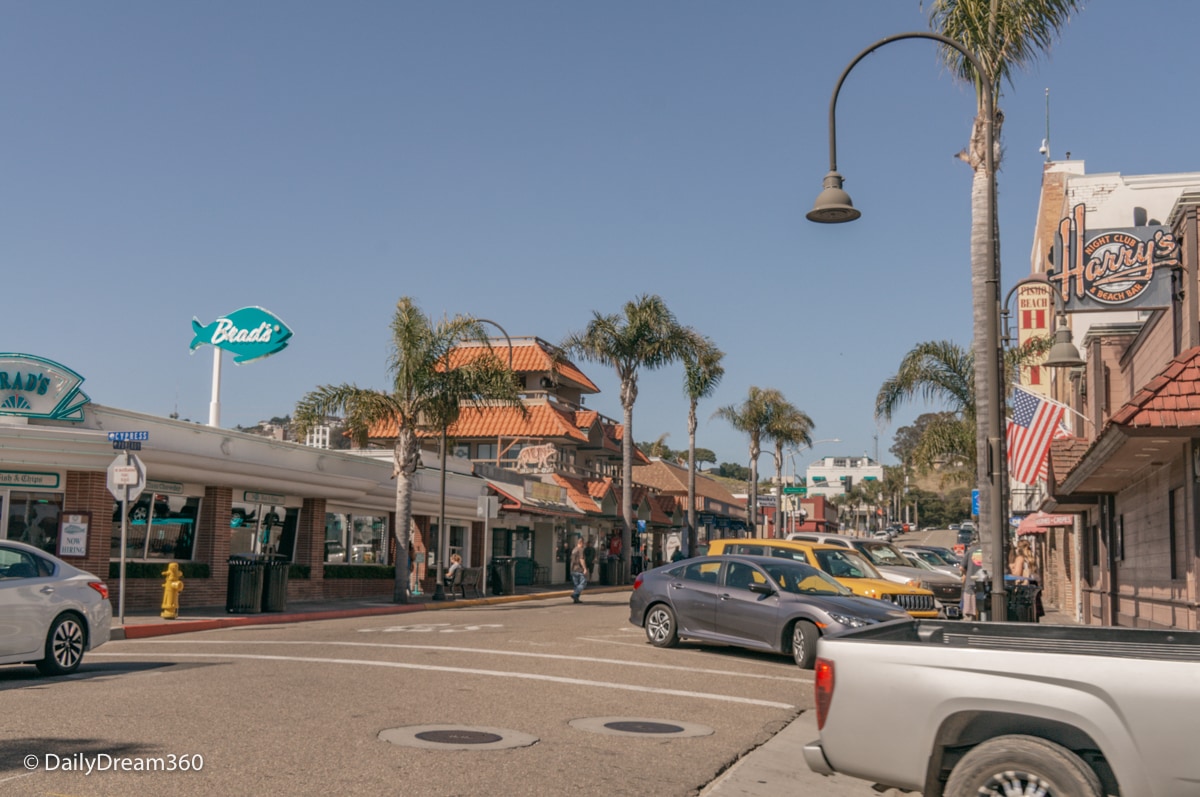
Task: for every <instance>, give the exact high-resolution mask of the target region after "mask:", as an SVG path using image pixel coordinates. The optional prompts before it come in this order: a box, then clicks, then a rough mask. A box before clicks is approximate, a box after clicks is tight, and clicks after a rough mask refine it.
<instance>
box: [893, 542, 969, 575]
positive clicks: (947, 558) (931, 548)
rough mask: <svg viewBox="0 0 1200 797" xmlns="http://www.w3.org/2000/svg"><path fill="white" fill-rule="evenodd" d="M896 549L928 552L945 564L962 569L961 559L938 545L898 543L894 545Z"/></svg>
mask: <svg viewBox="0 0 1200 797" xmlns="http://www.w3.org/2000/svg"><path fill="white" fill-rule="evenodd" d="M896 547H897V548H900V549H901V550H907V549H910V548H911V549H913V550H917V551H928V552H929V553H932V554H933V555H934V556H936V557H937V558H938V559H940V560H942V561H943V562H945V563H946V564H948V565H957V566H958V567H959V569H962V559H960V558H959V557H958V554H956V553H954V551H952V550H950V549H949V548H943V547H942V546H940V545H922V544H920V543H917V544H913V543H910V542H898V543H896ZM923 558H924V557H923ZM925 561H927V562H928V561H929V559H928V558H926V559H925Z"/></svg>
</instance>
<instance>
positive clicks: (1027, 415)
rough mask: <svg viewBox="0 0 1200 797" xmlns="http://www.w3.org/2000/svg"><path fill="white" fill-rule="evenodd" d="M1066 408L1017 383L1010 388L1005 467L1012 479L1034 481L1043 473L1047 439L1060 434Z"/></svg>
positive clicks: (1044, 470) (1047, 448)
mask: <svg viewBox="0 0 1200 797" xmlns="http://www.w3.org/2000/svg"><path fill="white" fill-rule="evenodd" d="M1065 409H1066V407H1064V406H1063V405H1062V404H1058V403H1057V402H1053V401H1047V400H1045V399H1043V398H1041V397H1040V396H1036V395H1034V394H1033V393H1030V392H1028V391H1026V390H1022V389H1021V388H1019V387H1018V388H1014V389H1013V400H1012V417H1011V418H1009V419H1008V435H1007V438H1008V470H1009V472H1010V473H1011V474H1012V477H1013V478H1014V479H1016V480H1017V481H1019V482H1024V483H1025V484H1033V483H1034V482H1036V481H1037V480H1038V479H1039V478H1043V477H1044V476H1045V473H1046V461H1047V458H1048V456H1049V454H1050V441H1051V440H1052V439H1053V438H1055V437H1060V436H1062V434H1061V432H1060V430H1061V429H1062V426H1061V423H1062V417H1063V411H1064V410H1065Z"/></svg>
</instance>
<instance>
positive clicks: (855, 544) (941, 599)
mask: <svg viewBox="0 0 1200 797" xmlns="http://www.w3.org/2000/svg"><path fill="white" fill-rule="evenodd" d="M788 538H789V539H798V540H807V541H808V542H820V543H826V544H829V545H841V546H843V547H845V548H855V549H857V550H858V552H859V553H861V554H863V555H864V556H865V557H867V559H869V560H870V561H871V564H873V565H875V567H876V568H877V569H878V570H879V572H880V573H882V574H883V576H884V578H886V579H888V580H889V581H895V582H897V583H900V584H907V583H910V582H915V583H916V584H918V585H920V586H922V587H924V588H925V589H927V590H929V591H930V592H932V593H933V596H934V598H935V599H936V600H937V605H938V609H939V610H941V612H942V613H943V614H944V615H945V616H946V617H950V618H957V617H961V616H962V606H961V603H960V602H961V600H962V581H961V580H959V579H957V578H955V577H953V576H948V575H946V574H945V573H938V572H936V571H934V570H928V569H924V568H920V567H917V566H916V565H914V564H913V563H912V562H910V561H908V559H906V558H905V557H904V554H902V553H900V549H899V548H897V547H896V546H894V545H892V544H891V543H890V542H884V541H883V540H868V539H863V538H862V537H850V536H847V535H845V534H822V533H810V532H801V533H796V534H789V535H788Z"/></svg>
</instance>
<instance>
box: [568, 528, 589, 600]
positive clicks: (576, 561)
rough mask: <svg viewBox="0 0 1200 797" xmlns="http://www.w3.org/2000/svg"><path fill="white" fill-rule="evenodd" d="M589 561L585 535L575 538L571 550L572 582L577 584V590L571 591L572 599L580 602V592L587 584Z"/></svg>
mask: <svg viewBox="0 0 1200 797" xmlns="http://www.w3.org/2000/svg"><path fill="white" fill-rule="evenodd" d="M587 577H588V574H587V563H586V561H585V554H584V551H583V537H580V538H579V539H577V540H575V547H574V548H573V549H572V550H571V582H572V583H573V584H574V585H575V591H574V592H572V593H571V600H573V601H575V602H576V603H580V602H581V601H580V600H579V594H580V593H581V592H583V588H584V587H586V586H587Z"/></svg>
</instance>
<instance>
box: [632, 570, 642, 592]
mask: <svg viewBox="0 0 1200 797" xmlns="http://www.w3.org/2000/svg"><path fill="white" fill-rule="evenodd" d="M640 586H642V574H641V573H638V574H637V578H635V579H634V580H633V588H634V589H637V588H638V587H640Z"/></svg>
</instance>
